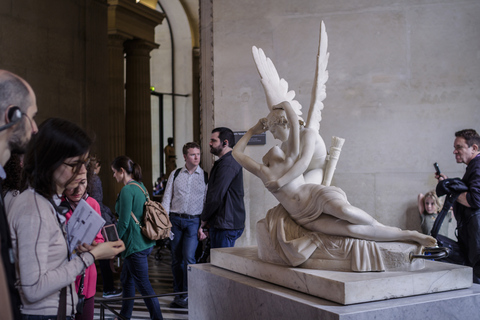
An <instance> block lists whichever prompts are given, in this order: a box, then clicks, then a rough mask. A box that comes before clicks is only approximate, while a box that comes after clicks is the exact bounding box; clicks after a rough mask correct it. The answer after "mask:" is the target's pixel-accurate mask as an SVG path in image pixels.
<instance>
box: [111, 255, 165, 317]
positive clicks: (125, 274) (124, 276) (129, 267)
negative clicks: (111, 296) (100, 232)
mask: <svg viewBox="0 0 480 320" xmlns="http://www.w3.org/2000/svg"><path fill="white" fill-rule="evenodd" d="M152 249H153V247H150V248H148V249H145V250H143V251H140V252H135V253H132V254H131V255H129V256H128V257H126V258H125V259H124V262H123V269H122V273H121V275H120V280H121V282H122V286H123V297H124V298H131V297H134V296H135V287H136V288H137V289H138V291H139V292H140V294H141V295H142V296H149V295H154V294H155V292H154V291H153V288H152V285H151V283H150V280H149V279H148V255H149V254H150V253H151V252H152ZM143 301H145V305H146V306H147V309H148V312H150V318H152V319H156V320H157V319H160V320H161V319H163V317H162V311H161V310H160V303H159V302H158V298H148V299H143ZM133 304H134V300H125V301H123V302H122V310H121V311H120V314H121V315H122V316H124V317H125V318H127V319H130V318H131V317H132V311H133Z"/></svg>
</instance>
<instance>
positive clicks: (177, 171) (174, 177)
mask: <svg viewBox="0 0 480 320" xmlns="http://www.w3.org/2000/svg"><path fill="white" fill-rule="evenodd" d="M180 170H182V168H178V169H177V170H175V173H174V174H173V181H172V182H175V179H177V176H178V174H179V173H180Z"/></svg>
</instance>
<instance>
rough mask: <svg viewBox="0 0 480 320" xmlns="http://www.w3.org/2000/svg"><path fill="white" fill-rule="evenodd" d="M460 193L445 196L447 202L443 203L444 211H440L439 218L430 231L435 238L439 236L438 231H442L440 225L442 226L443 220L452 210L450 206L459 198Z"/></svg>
mask: <svg viewBox="0 0 480 320" xmlns="http://www.w3.org/2000/svg"><path fill="white" fill-rule="evenodd" d="M459 195H460V193H458V194H454V193H449V194H447V195H446V197H445V202H444V203H443V208H442V211H440V212H439V213H438V215H437V218H436V219H435V222H434V223H433V227H432V230H431V231H430V235H431V236H432V237H434V238H436V237H437V235H438V232H439V231H440V227H441V226H442V223H443V220H444V219H445V217H446V216H447V213H448V211H449V210H450V207H451V206H452V205H453V203H454V202H455V201H456V200H457V198H458V196H459Z"/></svg>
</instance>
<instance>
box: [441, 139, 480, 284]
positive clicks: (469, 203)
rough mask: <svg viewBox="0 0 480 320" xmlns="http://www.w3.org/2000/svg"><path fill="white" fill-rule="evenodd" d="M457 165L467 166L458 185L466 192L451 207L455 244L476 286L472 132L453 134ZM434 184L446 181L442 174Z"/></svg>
mask: <svg viewBox="0 0 480 320" xmlns="http://www.w3.org/2000/svg"><path fill="white" fill-rule="evenodd" d="M453 154H454V155H455V160H456V161H457V163H464V164H466V165H467V169H466V171H465V174H464V175H463V178H462V181H463V182H464V183H465V184H466V185H467V187H468V191H467V192H464V193H461V194H460V195H459V196H458V198H457V201H456V202H455V203H454V206H453V212H454V214H455V219H456V220H457V228H458V242H459V244H460V245H461V246H462V247H463V248H465V253H466V255H467V261H468V263H467V264H468V265H469V266H471V267H473V282H475V283H480V136H479V135H478V133H477V132H476V131H475V130H473V129H465V130H461V131H458V132H456V133H455V142H454V151H453ZM436 178H437V179H438V180H440V181H441V180H444V179H447V176H445V175H444V174H440V175H437V176H436Z"/></svg>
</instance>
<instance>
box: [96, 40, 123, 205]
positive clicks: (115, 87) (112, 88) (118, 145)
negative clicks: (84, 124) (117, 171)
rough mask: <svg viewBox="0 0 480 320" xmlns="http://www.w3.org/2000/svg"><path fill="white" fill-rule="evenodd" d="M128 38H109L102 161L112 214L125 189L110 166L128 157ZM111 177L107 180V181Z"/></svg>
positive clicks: (106, 199) (103, 175)
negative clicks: (106, 105) (106, 127)
mask: <svg viewBox="0 0 480 320" xmlns="http://www.w3.org/2000/svg"><path fill="white" fill-rule="evenodd" d="M125 40H126V39H125V37H123V36H120V35H109V36H108V118H107V119H103V121H105V122H107V125H108V128H109V133H108V136H109V139H108V140H107V141H108V143H107V144H104V145H103V146H104V148H106V149H107V157H106V158H104V159H102V171H101V172H100V174H101V177H105V178H104V179H102V183H103V189H104V190H103V192H104V197H103V199H104V200H103V202H104V203H105V204H106V205H108V206H109V207H110V208H111V209H112V210H113V207H114V205H115V199H116V195H117V194H118V193H119V192H120V189H121V188H122V185H120V184H119V183H117V182H116V181H115V179H113V178H111V174H110V173H111V170H110V163H111V162H112V161H113V159H115V157H117V156H120V155H124V154H125V97H124V96H125V82H124V81H125V80H124V65H125V59H124V48H123V43H124V42H125ZM107 177H108V178H107Z"/></svg>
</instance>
